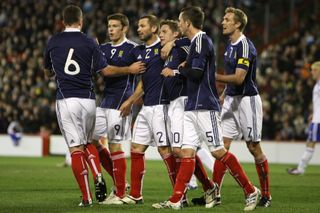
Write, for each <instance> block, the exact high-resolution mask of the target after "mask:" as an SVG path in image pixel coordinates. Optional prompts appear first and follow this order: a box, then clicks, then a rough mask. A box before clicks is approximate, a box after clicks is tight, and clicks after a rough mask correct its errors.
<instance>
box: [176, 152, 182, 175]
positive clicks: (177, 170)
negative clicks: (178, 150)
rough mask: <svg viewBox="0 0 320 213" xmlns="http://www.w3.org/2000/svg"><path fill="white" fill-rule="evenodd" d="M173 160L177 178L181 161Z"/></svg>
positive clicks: (177, 158) (178, 159)
mask: <svg viewBox="0 0 320 213" xmlns="http://www.w3.org/2000/svg"><path fill="white" fill-rule="evenodd" d="M175 158H176V176H178V173H179V169H180V165H181V159H180V158H179V157H175ZM176 179H177V177H176Z"/></svg>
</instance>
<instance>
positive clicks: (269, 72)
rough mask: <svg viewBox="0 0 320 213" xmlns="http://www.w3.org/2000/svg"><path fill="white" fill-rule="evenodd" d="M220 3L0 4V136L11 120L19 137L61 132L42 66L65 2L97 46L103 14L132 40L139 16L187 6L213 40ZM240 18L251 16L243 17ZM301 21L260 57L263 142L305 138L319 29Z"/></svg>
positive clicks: (102, 38)
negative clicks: (202, 16)
mask: <svg viewBox="0 0 320 213" xmlns="http://www.w3.org/2000/svg"><path fill="white" fill-rule="evenodd" d="M225 2H226V1H204V0H198V1H187V0H152V1H148V0H110V1H93V0H83V1H61V0H53V1H32V0H26V1H18V0H2V1H1V2H0V7H1V10H0V28H1V34H0V134H1V133H2V134H3V133H6V131H7V127H8V125H9V123H10V122H11V121H18V122H20V124H21V126H22V127H23V132H24V133H31V134H33V133H39V131H40V130H41V129H43V128H45V129H48V130H50V131H51V132H52V133H54V134H59V133H60V131H59V127H58V125H57V121H56V116H55V102H54V100H55V88H56V86H55V83H54V82H53V81H52V80H48V79H45V77H44V74H43V70H42V68H43V51H44V48H45V46H46V42H47V40H48V38H49V37H50V36H51V35H52V34H54V33H56V32H60V31H62V30H63V24H62V21H61V20H62V17H61V11H62V9H63V8H64V7H65V6H66V5H67V4H69V3H75V4H77V5H79V6H80V7H82V9H83V11H84V17H85V20H84V27H83V31H84V32H85V33H87V34H88V35H89V36H92V37H97V38H98V41H99V42H100V43H104V42H106V41H107V35H106V29H107V28H106V20H107V16H108V15H109V14H112V13H115V12H120V13H124V14H126V15H127V16H128V17H129V20H130V24H131V26H130V31H129V32H128V38H130V39H132V40H135V41H138V38H137V34H136V29H137V27H136V25H137V21H138V18H139V17H140V16H142V15H144V14H155V15H156V16H157V17H159V18H160V19H165V18H170V19H177V18H178V17H177V15H178V14H179V11H180V10H181V8H183V7H185V6H187V5H199V6H202V7H203V8H204V10H205V13H206V21H205V26H204V31H205V32H206V33H207V34H209V35H210V36H211V37H213V38H215V39H216V38H219V37H220V36H221V34H220V29H219V27H220V22H221V18H222V16H223V13H224V11H223V10H224V7H225V5H224V3H225ZM251 2H252V1H250V0H242V1H229V4H231V5H233V6H238V7H240V8H241V7H244V6H245V7H247V8H248V7H252V5H251V4H250V3H251ZM246 12H248V13H249V14H248V16H249V17H250V11H246ZM307 21H308V23H307V24H306V23H304V24H305V25H303V23H302V24H301V26H305V27H302V28H300V29H299V30H298V31H296V32H295V33H293V34H292V35H291V36H289V37H288V38H286V39H284V40H282V41H281V42H280V43H278V44H276V45H270V46H268V47H267V48H266V49H264V50H263V51H262V52H261V54H260V60H259V61H260V65H259V75H258V85H259V87H260V92H261V96H262V98H263V105H264V126H263V137H264V138H265V139H276V140H302V139H304V138H305V130H306V127H307V124H308V116H309V112H310V109H311V108H310V103H311V94H312V87H313V84H314V82H313V81H312V80H311V79H310V74H309V66H310V63H312V62H313V61H315V60H319V59H320V29H319V25H318V24H316V22H317V20H316V19H311V20H307ZM310 22H311V23H310ZM253 24H254V20H253V21H251V24H250V22H249V26H248V27H247V29H246V30H247V31H250V29H251V28H253V27H252V25H253ZM310 26H312V27H310ZM250 35H252V33H250ZM257 36H259V35H257ZM251 39H252V38H251ZM216 40H218V41H219V39H216ZM253 40H254V39H253ZM222 46H223V45H222ZM219 47H220V45H219ZM217 52H221V51H217ZM222 52H223V51H222ZM221 65H222V64H221ZM96 82H97V88H96V92H97V93H98V97H99V94H101V91H102V88H103V79H102V78H101V77H99V76H97V77H96Z"/></svg>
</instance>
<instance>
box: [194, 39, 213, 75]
mask: <svg viewBox="0 0 320 213" xmlns="http://www.w3.org/2000/svg"><path fill="white" fill-rule="evenodd" d="M194 48H195V51H194V54H193V59H192V62H191V68H192V69H195V70H201V71H203V70H205V66H206V62H207V56H208V55H209V42H208V40H207V39H204V38H203V36H198V38H196V41H195V47H194Z"/></svg>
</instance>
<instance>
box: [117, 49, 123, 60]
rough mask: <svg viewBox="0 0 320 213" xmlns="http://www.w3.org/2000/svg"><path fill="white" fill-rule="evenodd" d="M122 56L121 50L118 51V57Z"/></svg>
mask: <svg viewBox="0 0 320 213" xmlns="http://www.w3.org/2000/svg"><path fill="white" fill-rule="evenodd" d="M122 56H123V50H120V51H119V54H118V57H119V58H121V57H122Z"/></svg>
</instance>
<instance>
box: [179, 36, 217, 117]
mask: <svg viewBox="0 0 320 213" xmlns="http://www.w3.org/2000/svg"><path fill="white" fill-rule="evenodd" d="M186 67H187V68H192V69H194V70H198V71H199V72H202V78H201V80H200V81H193V80H192V79H189V78H188V81H187V87H188V88H187V94H188V102H187V105H186V108H185V110H186V111H190V110H201V109H204V110H215V111H220V103H219V96H218V92H217V88H216V85H215V72H216V66H215V52H214V47H213V43H212V40H211V39H210V38H209V37H208V36H207V35H206V34H205V33H204V32H199V33H197V35H196V36H195V37H194V38H193V39H192V41H191V45H190V48H189V54H188V57H187V64H186Z"/></svg>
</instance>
